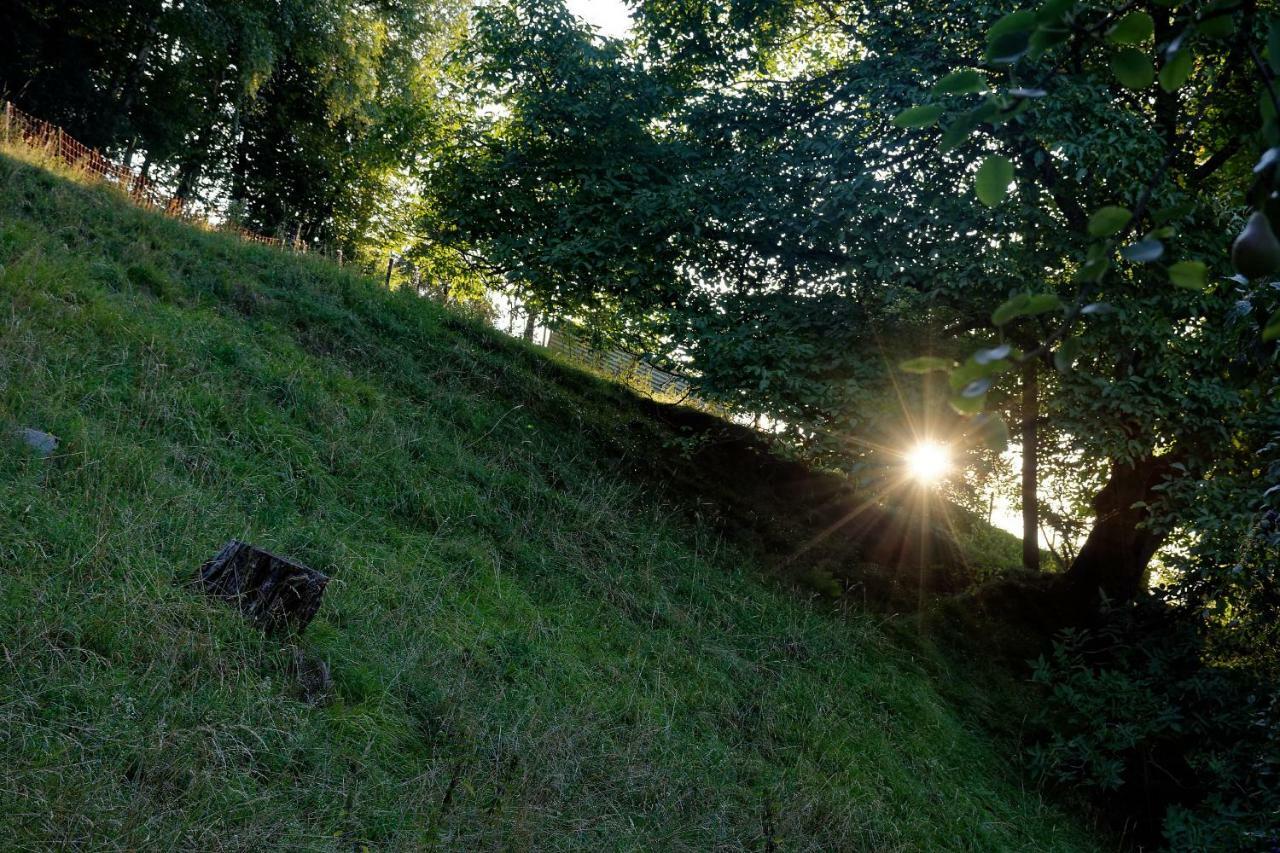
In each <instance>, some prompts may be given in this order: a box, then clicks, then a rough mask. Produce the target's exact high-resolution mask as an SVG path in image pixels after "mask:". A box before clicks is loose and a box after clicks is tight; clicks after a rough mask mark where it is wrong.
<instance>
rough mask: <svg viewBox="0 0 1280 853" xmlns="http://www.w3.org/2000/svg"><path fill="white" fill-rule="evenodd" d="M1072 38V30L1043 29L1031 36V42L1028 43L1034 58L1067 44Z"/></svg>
mask: <svg viewBox="0 0 1280 853" xmlns="http://www.w3.org/2000/svg"><path fill="white" fill-rule="evenodd" d="M1070 37H1071V30H1068V29H1059V28H1056V27H1042V28H1041V29H1038V30H1036V31H1035V32H1034V33H1032V34H1031V41H1030V42H1028V47H1029V48H1030V51H1031V55H1032V56H1040V55H1041V54H1043V53H1045V52H1047V51H1050V50H1053V49H1054V48H1055V47H1057V46H1058V45H1060V44H1065V43H1066V41H1067V39H1069V38H1070Z"/></svg>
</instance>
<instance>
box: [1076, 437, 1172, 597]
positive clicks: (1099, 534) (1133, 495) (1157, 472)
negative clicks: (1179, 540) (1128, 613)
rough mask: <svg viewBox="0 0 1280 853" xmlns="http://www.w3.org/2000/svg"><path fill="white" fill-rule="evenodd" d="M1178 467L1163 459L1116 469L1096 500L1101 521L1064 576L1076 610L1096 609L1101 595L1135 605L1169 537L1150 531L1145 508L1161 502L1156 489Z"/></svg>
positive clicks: (1151, 458)
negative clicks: (1133, 602)
mask: <svg viewBox="0 0 1280 853" xmlns="http://www.w3.org/2000/svg"><path fill="white" fill-rule="evenodd" d="M1175 461H1176V458H1174V457H1173V456H1171V455H1165V456H1161V457H1155V456H1146V457H1143V458H1142V459H1139V460H1138V461H1136V462H1134V463H1132V464H1124V465H1121V464H1117V463H1113V464H1112V466H1111V479H1110V480H1108V481H1107V485H1106V486H1104V487H1103V489H1102V491H1100V492H1098V495H1097V497H1095V498H1094V499H1093V508H1094V512H1095V513H1096V515H1097V520H1096V521H1095V522H1094V525H1093V529H1092V530H1091V531H1089V537H1088V538H1087V539H1086V540H1085V543H1084V546H1083V547H1082V548H1081V549H1080V553H1079V554H1077V555H1076V559H1075V562H1073V563H1072V564H1071V569H1070V570H1069V571H1068V572H1067V574H1066V579H1065V580H1066V586H1067V591H1068V595H1069V596H1070V597H1071V599H1072V600H1073V603H1074V604H1075V605H1078V606H1080V607H1084V608H1088V607H1093V606H1094V605H1096V604H1097V603H1098V601H1099V595H1100V594H1101V595H1105V596H1106V597H1107V598H1108V599H1110V600H1111V601H1113V602H1124V601H1131V600H1133V599H1134V598H1136V597H1137V595H1138V594H1139V593H1140V592H1142V590H1143V589H1144V588H1145V587H1146V584H1147V567H1148V565H1149V564H1150V563H1151V558H1152V557H1153V556H1155V553H1156V551H1157V550H1159V548H1160V545H1161V544H1162V543H1163V542H1164V539H1165V536H1166V535H1167V531H1164V530H1161V529H1158V528H1153V527H1150V526H1147V524H1146V523H1147V522H1148V521H1149V520H1150V518H1151V513H1150V511H1149V510H1148V509H1147V507H1148V506H1149V505H1150V504H1152V503H1154V502H1155V501H1157V500H1158V499H1159V493H1158V492H1156V491H1155V488H1156V487H1157V486H1159V485H1160V484H1161V483H1163V482H1164V480H1165V479H1166V477H1168V475H1169V474H1170V473H1171V472H1172V470H1173V464H1174V462H1175ZM1135 504H1138V506H1135Z"/></svg>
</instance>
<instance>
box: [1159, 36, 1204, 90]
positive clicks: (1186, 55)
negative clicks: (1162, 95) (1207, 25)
mask: <svg viewBox="0 0 1280 853" xmlns="http://www.w3.org/2000/svg"><path fill="white" fill-rule="evenodd" d="M1195 66H1196V61H1195V56H1194V55H1192V53H1191V48H1189V47H1184V48H1183V49H1182V50H1180V51H1178V52H1177V53H1175V54H1174V55H1173V56H1172V57H1171V58H1170V59H1169V61H1168V62H1166V63H1165V64H1164V68H1161V69H1160V88H1161V89H1164V90H1165V91H1166V92H1176V91H1178V90H1179V89H1181V88H1182V87H1183V85H1184V84H1185V83H1186V82H1187V79H1188V78H1189V77H1190V76H1191V72H1192V70H1193V69H1194V68H1195Z"/></svg>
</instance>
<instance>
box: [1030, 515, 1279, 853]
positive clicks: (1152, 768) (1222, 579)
mask: <svg viewBox="0 0 1280 853" xmlns="http://www.w3.org/2000/svg"><path fill="white" fill-rule="evenodd" d="M1273 531H1274V513H1269V514H1268V516H1267V517H1265V518H1264V520H1263V523H1262V524H1261V525H1260V526H1259V528H1258V529H1257V530H1256V531H1255V534H1254V535H1253V536H1252V537H1251V540H1250V543H1249V544H1248V545H1246V547H1245V548H1244V549H1243V553H1242V555H1241V557H1242V558H1241V560H1240V561H1239V562H1235V563H1233V564H1231V565H1228V566H1225V567H1220V566H1213V567H1204V568H1202V569H1201V570H1199V571H1196V572H1191V573H1188V574H1187V575H1186V577H1185V578H1184V580H1183V581H1182V582H1181V583H1180V584H1179V585H1178V586H1177V587H1173V588H1169V589H1165V590H1162V591H1160V592H1158V593H1157V594H1154V595H1152V596H1149V597H1147V598H1146V599H1143V600H1140V601H1138V602H1136V603H1134V604H1132V605H1129V606H1127V607H1125V608H1123V609H1115V610H1111V611H1110V612H1108V613H1106V614H1105V615H1104V617H1103V621H1102V623H1101V625H1100V626H1099V627H1095V628H1092V629H1089V630H1073V631H1067V632H1064V633H1063V634H1062V635H1060V639H1059V640H1058V642H1056V643H1055V645H1054V648H1053V652H1052V654H1051V655H1049V656H1047V657H1042V658H1041V659H1040V660H1039V661H1038V662H1037V664H1036V667H1035V673H1034V680H1035V682H1036V683H1037V684H1039V685H1041V686H1042V687H1043V688H1044V691H1045V692H1044V696H1045V703H1044V705H1043V707H1042V711H1041V713H1040V715H1039V719H1038V720H1037V723H1038V728H1039V735H1040V736H1039V740H1038V743H1036V745H1035V746H1034V747H1032V749H1031V752H1030V757H1031V763H1032V765H1033V767H1034V769H1035V770H1036V771H1037V772H1038V773H1039V775H1040V776H1041V778H1042V779H1044V780H1047V781H1050V782H1053V783H1063V784H1071V785H1076V786H1080V787H1082V788H1083V789H1084V790H1086V791H1087V792H1089V793H1090V794H1091V795H1093V796H1094V797H1095V799H1096V800H1097V801H1098V802H1099V804H1100V805H1101V807H1102V808H1103V810H1104V811H1105V812H1106V813H1108V815H1109V816H1111V817H1112V818H1113V819H1116V821H1117V822H1119V823H1123V824H1125V827H1126V831H1127V832H1132V834H1133V840H1134V841H1135V842H1136V843H1137V844H1139V845H1141V846H1143V847H1154V846H1157V845H1163V846H1164V847H1165V848H1166V849H1169V850H1177V851H1183V850H1185V851H1205V850H1215V851H1216V850H1223V851H1228V850H1251V851H1252V850H1272V851H1276V850H1280V667H1278V666H1277V653H1278V652H1277V645H1276V643H1275V639H1276V637H1275V634H1276V631H1277V628H1276V625H1275V618H1274V614H1275V613H1276V608H1275V600H1274V599H1275V596H1276V593H1277V591H1278V590H1280V583H1277V581H1278V580H1280V553H1278V550H1280V549H1278V548H1277V544H1278V543H1277V541H1276V540H1277V537H1276V535H1275V533H1274V532H1273Z"/></svg>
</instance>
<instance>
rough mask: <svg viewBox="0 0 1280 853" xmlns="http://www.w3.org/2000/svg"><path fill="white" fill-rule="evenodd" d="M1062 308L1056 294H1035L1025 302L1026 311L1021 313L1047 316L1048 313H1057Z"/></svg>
mask: <svg viewBox="0 0 1280 853" xmlns="http://www.w3.org/2000/svg"><path fill="white" fill-rule="evenodd" d="M1061 307H1062V300H1061V299H1060V298H1059V297H1058V294H1056V293H1037V294H1036V295H1035V296H1033V297H1031V299H1029V300H1028V301H1027V309H1026V311H1024V312H1023V313H1025V314H1028V315H1033V314H1047V313H1048V312H1050V311H1057V310H1058V309H1059V308H1061Z"/></svg>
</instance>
